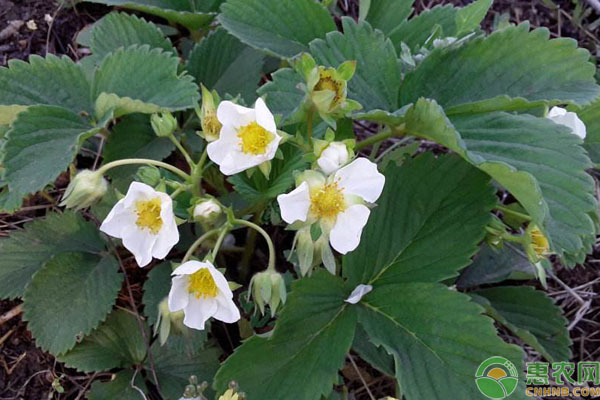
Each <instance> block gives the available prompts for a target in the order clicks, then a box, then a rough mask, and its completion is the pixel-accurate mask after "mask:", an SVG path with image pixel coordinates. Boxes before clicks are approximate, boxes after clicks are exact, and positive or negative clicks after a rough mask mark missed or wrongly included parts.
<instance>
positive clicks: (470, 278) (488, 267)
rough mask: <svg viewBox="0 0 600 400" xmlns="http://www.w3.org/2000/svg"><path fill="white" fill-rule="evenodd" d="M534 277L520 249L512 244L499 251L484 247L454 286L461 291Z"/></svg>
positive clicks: (528, 262)
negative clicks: (508, 280) (509, 280)
mask: <svg viewBox="0 0 600 400" xmlns="http://www.w3.org/2000/svg"><path fill="white" fill-rule="evenodd" d="M535 275H536V271H535V267H534V266H533V265H532V264H531V262H530V261H529V258H528V257H527V255H526V254H525V251H524V250H523V249H522V248H521V247H517V246H516V245H515V244H512V243H505V244H504V247H503V248H501V249H493V248H491V247H490V246H487V245H484V246H483V247H482V249H481V250H480V251H479V253H477V255H476V256H475V258H474V259H473V264H471V265H469V267H467V268H465V269H464V270H463V271H462V273H461V275H460V277H459V278H458V280H457V282H456V286H457V287H458V288H459V289H461V290H462V289H468V288H472V287H475V286H479V285H484V284H489V283H498V282H502V281H505V280H507V279H531V278H533V277H535Z"/></svg>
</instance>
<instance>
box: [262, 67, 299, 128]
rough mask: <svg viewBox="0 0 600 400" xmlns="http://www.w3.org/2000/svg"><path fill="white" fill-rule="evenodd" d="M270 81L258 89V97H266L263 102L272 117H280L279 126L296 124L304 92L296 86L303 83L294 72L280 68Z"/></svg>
mask: <svg viewBox="0 0 600 400" xmlns="http://www.w3.org/2000/svg"><path fill="white" fill-rule="evenodd" d="M271 77H272V80H271V81H269V82H267V83H265V84H264V85H262V86H261V87H260V88H259V89H258V94H259V96H266V99H265V102H266V103H267V106H268V107H269V110H271V112H272V113H273V114H274V115H281V117H282V118H281V122H280V123H281V124H284V125H287V124H290V123H294V122H297V121H296V120H297V119H298V118H297V116H298V115H299V111H300V106H301V105H302V103H303V101H304V96H305V94H304V92H303V91H302V90H301V89H299V88H298V85H299V84H301V83H302V82H304V80H303V79H302V77H301V76H300V75H298V74H297V73H296V71H294V70H292V69H290V68H282V69H280V70H278V71H276V72H275V73H274V74H272V75H271Z"/></svg>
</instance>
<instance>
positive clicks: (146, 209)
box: [135, 197, 163, 235]
mask: <svg viewBox="0 0 600 400" xmlns="http://www.w3.org/2000/svg"><path fill="white" fill-rule="evenodd" d="M135 212H136V214H137V220H136V221H135V224H136V225H137V226H139V227H140V228H141V229H148V230H149V231H150V233H152V234H154V235H156V234H157V233H158V232H159V231H160V228H162V225H163V220H162V218H161V216H160V212H161V201H160V198H159V197H155V198H153V199H152V200H145V201H144V200H140V201H137V202H136V203H135Z"/></svg>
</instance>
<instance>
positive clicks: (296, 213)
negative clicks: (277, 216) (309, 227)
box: [277, 182, 310, 224]
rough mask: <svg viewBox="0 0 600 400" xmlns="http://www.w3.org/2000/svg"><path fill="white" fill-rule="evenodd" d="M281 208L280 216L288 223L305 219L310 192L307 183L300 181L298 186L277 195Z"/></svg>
mask: <svg viewBox="0 0 600 400" xmlns="http://www.w3.org/2000/svg"><path fill="white" fill-rule="evenodd" d="M277 202H278V203H279V208H280V209H281V218H282V219H283V220H284V221H285V222H287V223H288V224H293V223H294V222H296V221H302V222H304V221H306V218H307V216H308V210H309V208H310V193H309V190H308V183H306V182H302V183H301V184H300V186H298V187H297V188H296V189H294V190H292V191H291V192H289V193H287V194H280V195H279V196H277Z"/></svg>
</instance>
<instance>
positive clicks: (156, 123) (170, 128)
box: [150, 112, 177, 137]
mask: <svg viewBox="0 0 600 400" xmlns="http://www.w3.org/2000/svg"><path fill="white" fill-rule="evenodd" d="M150 123H151V124H152V129H153V130H154V133H155V134H156V136H158V137H169V136H171V135H172V134H173V132H175V131H176V130H177V120H176V119H175V117H174V116H173V115H172V114H171V113H169V112H165V113H160V114H152V117H151V118H150Z"/></svg>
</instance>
